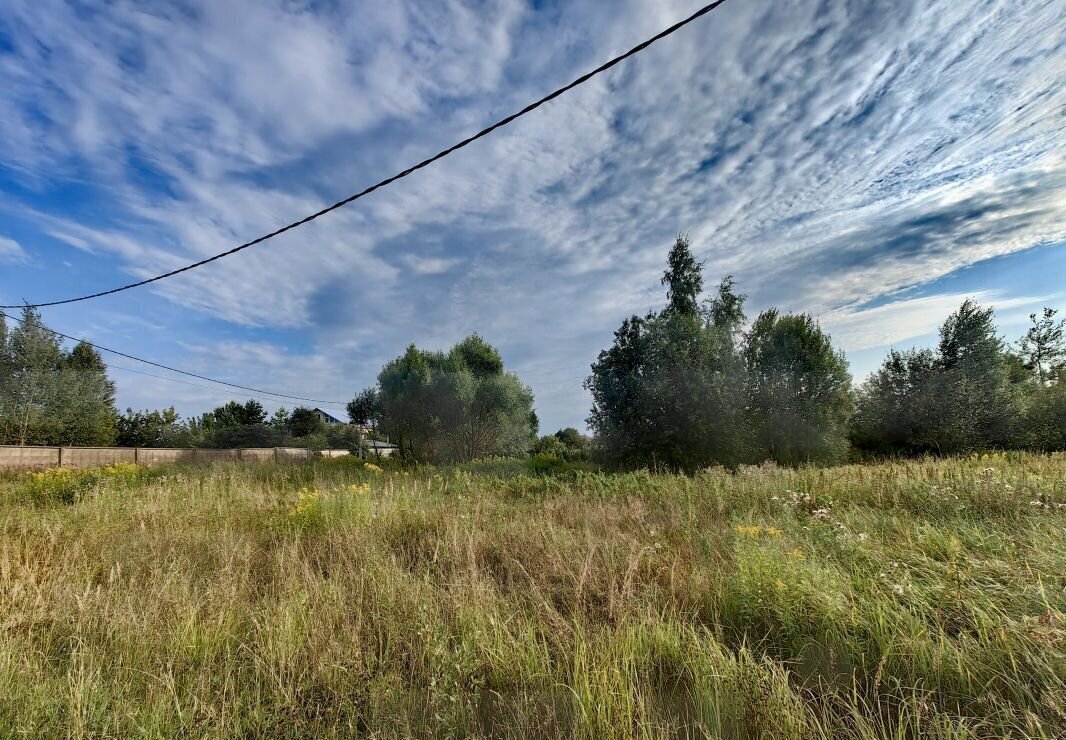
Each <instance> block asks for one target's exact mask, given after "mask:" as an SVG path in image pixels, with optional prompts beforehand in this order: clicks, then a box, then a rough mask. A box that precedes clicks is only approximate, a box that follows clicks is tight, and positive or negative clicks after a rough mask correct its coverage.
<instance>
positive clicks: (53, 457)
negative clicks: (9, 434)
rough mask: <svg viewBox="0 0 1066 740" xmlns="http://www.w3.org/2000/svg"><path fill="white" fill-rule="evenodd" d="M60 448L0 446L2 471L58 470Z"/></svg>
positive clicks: (0, 467)
mask: <svg viewBox="0 0 1066 740" xmlns="http://www.w3.org/2000/svg"><path fill="white" fill-rule="evenodd" d="M59 455H60V452H59V448H58V447H18V446H12V445H0V469H5V468H7V469H14V470H19V469H22V470H24V469H26V468H57V467H59Z"/></svg>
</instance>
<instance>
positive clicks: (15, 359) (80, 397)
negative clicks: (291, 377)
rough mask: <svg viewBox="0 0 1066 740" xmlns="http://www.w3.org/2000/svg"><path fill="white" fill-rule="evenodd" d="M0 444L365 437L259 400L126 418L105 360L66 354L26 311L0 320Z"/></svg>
mask: <svg viewBox="0 0 1066 740" xmlns="http://www.w3.org/2000/svg"><path fill="white" fill-rule="evenodd" d="M0 444H10V445H70V446H83V447H96V446H99V447H106V446H111V445H118V446H121V447H209V448H231V447H275V446H287V445H293V446H300V447H311V448H315V449H325V448H327V447H328V448H340V449H357V445H358V444H359V433H358V430H357V429H355V428H352V427H348V426H346V425H340V426H328V425H326V424H324V423H323V422H322V420H321V419H320V418H319V417H318V415H317V414H316V413H315V412H314V410H313V409H309V408H303V407H300V408H296V409H293V410H292V411H286V410H285V409H278V410H277V411H275V412H274V414H273V415H271V416H269V417H268V415H267V411H266V409H264V408H263V405H262V404H261V403H260V402H259V401H256V400H249V401H246V402H244V403H241V402H238V401H229V402H228V403H226V404H223V405H221V406H218V407H216V408H214V409H213V410H211V411H207V412H204V413H202V414H200V415H198V416H193V417H190V418H188V419H182V418H181V416H180V415H179V414H178V413H177V411H175V410H174V408H173V407H170V408H165V409H158V410H144V411H134V410H133V409H127V410H126V412H125V414H120V413H119V412H118V410H117V409H116V407H115V384H114V382H112V381H111V380H110V378H108V375H107V365H106V364H105V363H104V361H103V359H102V358H101V356H100V354H99V353H98V352H97V351H96V350H95V349H94V348H93V347H91V346H90V345H88V344H86V343H84V342H80V343H78V344H76V345H75V346H74V348H73V349H71V350H70V351H67V350H65V349H64V348H63V346H62V345H61V344H60V342H59V340H58V339H57V338H56V335H55V334H53V333H52V332H51V331H50V330H49V329H48V327H46V326H45V325H44V322H43V321H42V320H41V316H40V314H39V313H38V312H36V311H34V310H33V309H30V308H27V309H24V310H23V313H22V319H21V321H20V322H18V323H17V324H15V325H14V326H13V327H11V328H10V329H9V328H8V326H7V322H6V321H5V320H4V318H3V317H0Z"/></svg>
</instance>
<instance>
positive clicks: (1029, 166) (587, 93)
mask: <svg viewBox="0 0 1066 740" xmlns="http://www.w3.org/2000/svg"><path fill="white" fill-rule="evenodd" d="M696 4H697V3H695V2H690V1H687V0H686V1H684V2H682V1H681V0H675V1H672V2H655V1H653V0H626V1H625V2H618V3H566V4H560V5H559V6H557V7H554V8H552V9H550V10H547V11H540V12H533V11H531V10H530V9H529V8H528V7H527V6H526V5H525V4H524V3H521V2H519V1H518V0H499V1H497V2H489V3H487V4H475V3H465V2H460V0H449V1H448V2H442V3H422V2H416V1H415V0H405V1H404V2H397V3H388V4H381V3H368V4H366V5H364V6H360V7H358V8H355V9H348V10H346V11H339V10H325V11H322V10H320V11H319V13H320V14H316V13H313V12H311V11H310V10H308V9H307V8H305V7H302V6H298V5H290V4H286V5H284V6H282V5H280V4H269V3H258V2H251V1H250V0H242V1H241V2H238V3H237V4H235V5H234V4H226V5H220V4H218V3H207V2H201V3H193V4H192V8H191V10H189V11H188V12H179V11H177V10H171V9H170V8H169V7H166V8H163V9H160V8H152V7H151V6H138V9H136V10H131V9H129V8H125V7H124V8H122V9H121V10H119V9H108V8H102V9H100V10H99V11H98V12H95V13H93V14H91V15H90V16H79V17H78V18H77V19H75V11H74V10H72V9H71V7H70V6H68V5H67V4H66V3H62V2H59V0H42V2H39V3H34V4H21V5H16V6H15V7H13V8H10V9H6V10H5V11H4V12H5V14H6V16H7V17H8V18H7V19H8V20H9V21H10V23H9V25H10V26H11V27H12V28H13V29H14V33H13V34H12V38H13V39H15V41H14V45H15V50H14V52H13V53H11V54H4V55H0V75H2V76H3V78H4V79H5V81H6V85H5V92H4V93H3V94H0V123H2V125H3V126H4V131H5V136H4V138H3V141H0V158H2V161H3V163H4V164H5V165H6V166H8V167H10V168H12V169H14V170H20V169H21V171H23V172H24V173H26V174H25V177H26V178H27V179H28V180H30V181H35V180H37V179H40V178H43V177H45V176H46V175H47V177H48V178H52V177H55V178H62V177H72V178H76V177H81V176H83V174H84V172H85V171H88V172H91V173H92V177H93V184H94V186H96V187H98V188H102V189H106V192H107V195H108V198H107V201H106V202H107V208H106V209H104V211H103V212H102V214H101V215H104V216H106V218H100V219H99V220H91V219H84V218H82V219H75V218H73V217H71V215H70V214H68V213H64V212H62V211H59V210H57V211H54V212H50V213H47V214H43V215H39V217H38V222H39V223H40V224H41V228H42V229H43V230H44V231H46V232H48V233H51V234H53V235H54V236H56V237H58V238H60V239H62V240H63V241H65V242H67V243H69V244H71V245H73V246H75V247H77V248H79V249H83V250H86V251H89V252H90V253H92V254H94V255H97V256H100V257H101V259H113V260H115V261H116V262H117V264H118V265H119V266H121V268H122V269H124V270H125V271H127V272H128V273H129V274H130V275H132V276H135V277H142V276H147V275H149V274H152V273H155V272H158V271H161V270H165V269H171V268H173V267H176V266H178V265H181V264H184V263H186V262H188V261H192V260H194V259H200V258H202V257H204V256H207V255H210V254H214V253H216V252H219V251H221V250H223V249H227V248H229V247H231V246H233V245H235V244H237V243H240V242H243V241H245V240H246V239H249V238H252V237H255V236H258V235H259V234H261V233H263V232H264V231H267V230H269V229H271V228H274V227H276V226H278V225H281V224H284V223H287V222H288V221H291V220H294V219H296V218H300V217H302V216H303V215H306V214H307V213H309V212H312V211H314V210H317V209H318V208H319V207H321V205H322V204H323V203H328V202H331V201H332V200H335V199H336V198H338V197H342V196H343V195H345V194H347V193H349V192H352V191H354V190H357V189H359V188H361V187H363V186H365V185H367V184H369V183H371V182H373V181H375V180H377V179H378V178H380V177H382V176H385V175H387V174H391V173H392V172H395V171H397V170H399V169H402V168H403V167H405V166H408V165H409V164H411V163H413V162H415V161H418V160H420V159H422V158H423V157H424V156H427V155H428V154H431V153H432V152H434V151H436V150H437V149H439V148H442V147H444V146H447V145H448V144H450V143H452V142H453V141H455V140H456V139H458V138H460V137H461V136H462V135H463V134H466V133H468V132H470V131H473V130H477V129H478V128H480V127H481V126H483V125H485V124H486V123H488V122H490V121H491V120H493V119H495V118H497V117H499V116H501V115H504V114H506V113H509V112H511V111H513V110H516V109H518V108H520V107H521V106H522V105H523V104H525V103H526V102H528V100H530V99H533V98H534V97H537V96H538V95H540V94H543V92H545V91H547V90H549V89H551V88H552V87H554V86H555V85H558V84H560V83H563V82H566V81H569V80H570V79H572V78H573V77H574V76H576V75H577V74H578V73H580V72H583V71H585V70H586V69H588V68H589V67H591V66H594V65H595V64H596V63H598V62H599V61H601V60H602V59H605V58H607V57H608V56H610V55H611V54H612V53H617V52H618V51H621V50H623V49H625V48H628V47H629V46H631V45H632V44H633V43H635V42H637V41H639V40H640V39H642V38H644V37H646V36H647V35H650V34H651V33H653V32H655V31H657V30H659V29H660V28H662V27H663V26H665V25H667V24H668V23H670V22H672V21H673V20H674V19H676V18H679V17H682V16H684V15H686V14H687V13H688V12H691V10H692V9H693V8H694V7H695V6H696ZM1063 16H1064V9H1063V7H1062V5H1061V3H1057V2H1054V0H1050V1H1048V0H1044V1H1038V2H1033V3H1027V4H1025V6H1024V7H1020V6H1015V5H1012V4H1008V3H1006V2H1003V1H1001V0H984V1H983V2H977V3H953V2H949V1H948V0H938V1H934V2H917V1H915V0H911V1H904V2H899V3H892V4H887V5H886V4H883V3H874V2H865V3H864V2H858V3H845V2H843V1H842V0H833V1H832V2H828V3H825V4H818V5H812V4H810V3H803V2H799V1H798V0H794V1H792V2H782V3H774V4H770V5H765V4H763V5H760V4H753V3H727V4H726V5H724V6H723V7H722V8H721V9H720V10H719V11H716V12H715V13H713V14H711V15H710V16H708V17H707V18H705V19H703V20H701V21H699V22H697V23H696V24H694V25H692V26H690V27H688V28H686V29H684V30H683V31H681V32H679V33H678V34H676V35H674V36H673V37H671V38H670V39H668V40H666V41H663V42H661V43H659V44H657V45H655V46H653V47H652V48H651V49H649V50H648V51H647V52H645V53H643V54H642V55H640V56H639V57H637V58H636V59H633V60H631V61H630V62H627V63H626V64H625V65H623V66H621V67H619V68H616V69H615V70H614V71H612V72H611V73H610V74H609V75H608V76H606V77H602V78H597V79H596V80H593V81H592V82H590V83H588V84H587V85H585V86H583V87H582V88H579V89H577V90H575V91H573V92H572V93H570V94H568V95H567V96H564V97H563V98H560V99H558V100H556V101H554V102H553V103H551V104H550V105H548V106H545V107H544V108H542V109H541V110H539V111H537V112H535V113H534V114H532V115H530V116H528V117H526V118H524V119H522V120H521V121H519V122H517V123H515V124H514V125H512V126H511V127H508V128H507V129H504V130H502V131H499V132H497V133H496V134H494V135H493V136H492V137H490V138H488V139H485V140H482V141H480V142H477V143H475V144H474V145H472V146H470V147H468V148H466V149H464V150H462V151H461V152H459V153H457V154H456V155H454V156H452V157H450V158H448V159H446V160H444V161H442V162H439V163H437V164H436V165H434V166H432V167H431V168H429V169H427V170H424V171H421V172H419V173H416V174H415V175H413V176H411V177H410V178H408V179H406V180H403V181H401V182H398V183H395V184H394V185H393V186H390V188H388V189H386V190H384V191H381V192H379V193H375V194H374V195H372V196H370V197H369V198H367V199H365V200H362V201H360V202H359V203H356V204H354V205H352V206H350V207H348V208H346V209H343V210H342V211H339V212H336V213H333V214H330V215H328V216H326V217H323V218H322V219H320V220H318V221H316V222H314V223H312V224H310V225H308V226H305V227H303V228H301V229H299V230H297V231H295V232H292V233H290V234H286V235H284V236H282V237H279V238H277V239H275V240H272V241H270V242H267V243H265V244H263V245H260V246H257V247H255V248H253V249H250V250H247V251H245V252H242V253H240V254H238V255H234V256H232V257H227V258H225V259H223V260H220V261H218V262H216V263H213V264H212V265H211V266H210V267H207V268H203V269H200V270H197V271H193V272H191V273H187V274H185V275H183V276H181V277H177V278H174V279H171V280H168V281H165V282H163V283H159V284H157V286H156V287H155V288H152V289H149V290H154V291H156V292H157V293H158V294H159V295H161V296H162V297H163V298H164V299H166V300H167V301H170V302H172V303H173V304H174V305H178V306H182V307H186V308H191V309H194V310H196V311H198V312H201V313H202V314H204V315H211V316H218V317H221V318H223V319H224V320H225V321H228V322H231V323H233V324H236V325H239V326H255V327H270V328H275V329H294V328H300V329H301V330H302V331H303V332H306V336H307V337H308V342H309V344H310V345H312V349H311V350H310V354H313V355H314V356H321V357H325V356H330V357H331V358H332V359H333V361H334V364H336V362H337V360H336V358H337V353H338V352H339V351H343V352H345V353H349V354H350V355H351V357H352V358H353V359H357V360H360V361H361V360H374V361H377V360H380V359H385V358H388V357H390V356H392V355H394V354H396V353H398V352H399V351H400V350H402V347H403V345H405V344H406V343H407V342H409V341H415V342H420V343H425V344H428V345H432V346H446V345H447V344H449V343H450V342H453V341H455V339H457V338H459V337H460V336H462V335H463V334H465V333H469V332H470V331H474V330H478V331H480V332H482V333H483V334H484V335H486V336H487V337H488V338H489V339H490V340H491V341H495V342H497V343H498V344H500V345H501V346H502V347H503V349H504V351H505V355H506V356H507V357H508V358H512V357H513V358H514V361H515V362H516V363H519V364H521V363H525V362H528V361H529V360H530V359H531V358H536V359H538V360H544V362H545V363H546V364H547V366H548V367H561V366H572V365H575V364H577V365H587V362H588V361H589V360H590V359H591V358H592V357H593V356H594V355H595V351H596V350H597V349H598V348H599V347H601V346H603V345H604V344H606V343H607V342H608V341H609V340H610V335H611V331H612V330H613V328H614V327H615V326H616V325H617V323H618V321H619V320H620V319H621V317H622V316H624V315H626V314H628V313H632V312H638V313H642V312H644V311H646V310H648V309H649V308H653V307H655V306H657V305H658V304H660V303H661V301H662V297H661V286H659V284H658V277H659V275H660V273H661V271H662V262H663V256H664V255H665V252H666V250H667V248H668V247H669V243H670V241H671V239H672V236H673V235H674V234H675V233H676V232H677V231H679V230H686V231H689V232H690V233H691V234H692V237H693V242H694V244H695V245H696V247H697V248H698V250H699V254H700V257H701V258H704V259H706V261H707V270H708V283H713V282H714V281H715V280H716V279H717V277H718V275H719V274H722V273H725V272H734V273H736V275H737V278H738V283H739V287H740V288H741V289H742V290H744V291H746V292H748V293H749V294H750V295H751V307H752V308H756V309H757V308H760V307H762V306H765V305H768V304H770V303H775V304H777V305H780V306H782V307H783V308H785V309H791V310H807V311H813V312H817V313H819V314H821V315H822V316H823V317H825V320H826V322H827V326H829V327H830V328H831V329H832V328H833V327H834V324H833V323H832V322H834V321H835V322H836V324H835V327H836V328H835V329H834V333H835V335H836V334H839V336H838V337H837V338H839V339H846V340H847V342H849V343H850V344H853V345H854V346H855V347H869V346H876V345H871V344H870V343H871V342H882V343H886V342H887V343H891V342H893V341H901V339H897V337H899V335H900V334H901V332H904V333H905V332H910V331H919V330H920V329H921V328H922V327H923V326H924V325H925V324H926V323H928V320H926V319H925V318H924V317H925V315H926V314H925V313H923V310H924V309H927V310H928V314H929V315H934V314H935V316H936V318H937V319H938V320H939V319H940V318H942V316H943V315H944V314H945V313H946V311H947V310H950V308H951V307H954V304H956V303H957V302H956V301H955V298H956V297H957V296H943V297H938V298H929V299H911V301H910V302H908V301H896V302H890V303H888V304H886V305H885V306H882V307H881V308H880V309H867V310H865V311H856V310H854V308H852V307H854V306H856V305H860V304H867V303H870V302H874V300H875V299H877V298H878V297H886V296H891V295H893V294H895V293H896V292H897V291H900V290H901V289H904V288H907V287H910V286H914V285H917V284H922V283H928V282H930V281H933V280H936V279H937V278H939V277H941V276H943V275H945V274H948V273H950V272H952V271H954V270H957V269H958V268H960V267H964V266H966V265H968V264H972V263H974V262H976V261H979V260H981V259H985V258H988V257H992V256H996V255H1002V254H1006V253H1009V252H1013V251H1018V250H1022V249H1025V248H1027V247H1031V246H1033V245H1035V244H1039V243H1044V242H1050V241H1054V240H1056V239H1062V238H1064V236H1066V215H1064V214H1063V212H1062V209H1061V207H1059V205H1058V204H1060V203H1061V202H1062V200H1063V198H1064V197H1066V177H1064V173H1066V160H1064V158H1063V156H1062V154H1061V153H1060V152H1061V151H1062V145H1063V143H1064V142H1063V133H1062V128H1061V118H1060V113H1061V109H1062V106H1063V104H1064V103H1066V92H1064V90H1063V88H1062V86H1061V77H1062V75H1061V72H1062V63H1063V56H1062V51H1061V49H1060V47H1059V46H1058V43H1059V42H1058V38H1057V34H1056V33H1055V30H1056V29H1057V28H1059V27H1061V26H1062V22H1063V21H1066V18H1064V17H1063ZM45 49H50V50H51V51H50V52H49V53H45V51H44V50H45ZM146 172H148V173H150V175H151V176H150V177H147V178H146V176H145V173H146ZM459 265H462V269H461V270H457V269H455V268H456V267H457V266H459ZM94 287H96V286H94ZM99 287H110V286H99ZM923 300H924V301H926V303H925V304H923V303H921V301H923ZM914 301H918V302H914ZM949 306H950V307H949ZM941 308H944V309H946V310H944V311H941V310H940V309H941ZM893 322H896V325H893ZM911 336H914V335H911ZM240 358H241V360H242V361H243V362H247V363H257V362H263V363H267V364H268V366H270V367H276V366H275V365H269V362H268V358H267V357H264V356H261V355H259V354H256V353H252V352H249V353H242V354H241V355H240ZM287 361H292V362H293V363H294V365H295V366H299V367H300V368H301V371H300V372H298V373H295V374H294V375H292V376H291V377H286V382H289V381H291V382H292V383H294V384H295V385H296V386H298V387H302V386H304V385H306V384H311V383H322V384H323V385H322V386H321V387H322V389H323V391H325V390H328V387H330V386H329V383H339V384H340V386H341V387H343V384H344V383H345V382H347V381H346V380H345V378H344V375H343V373H333V374H330V372H327V371H326V370H321V371H316V370H315V368H314V367H313V363H314V362H316V361H317V360H311V359H309V358H307V357H304V356H302V355H299V354H297V355H295V357H289V358H287ZM212 362H218V360H212ZM307 363H310V364H307ZM242 367H243V369H242ZM255 367H257V366H256V365H246V366H236V365H235V366H233V368H232V372H233V373H235V374H236V376H241V377H244V376H245V375H247V376H248V377H251V376H252V375H254V374H255V372H257V371H256V370H255V369H254V368H255ZM315 372H321V373H322V374H321V376H320V377H321V380H316V379H315V378H317V377H319V376H316V375H315V374H314V373H315ZM308 373H310V374H308ZM529 373H530V378H529V380H530V381H531V382H534V381H540V382H543V383H544V384H545V385H544V387H545V389H546V390H545V393H544V397H543V399H542V400H543V404H544V406H547V407H548V411H547V413H546V414H545V416H546V418H547V419H551V418H554V417H555V416H560V417H562V416H565V417H566V419H567V420H568V423H573V422H574V421H575V419H574V413H575V412H574V410H573V409H575V408H580V406H581V405H582V404H585V403H586V402H585V400H581V399H584V395H583V394H582V393H581V392H580V391H574V389H572V388H570V387H569V386H566V387H564V386H561V385H560V386H551V385H550V384H551V383H555V382H557V381H558V380H559V375H558V373H556V374H554V375H553V374H551V373H548V372H546V371H544V370H541V369H537V368H535V367H532V366H531V369H530V370H529ZM563 375H564V376H565V377H564V379H566V378H568V377H569V376H568V375H567V373H563ZM575 375H580V372H576V373H575ZM578 379H579V378H578ZM266 380H270V378H266ZM268 385H269V386H270V387H277V383H269V384H268ZM534 385H535V386H536V383H535V382H534ZM542 408H543V407H542ZM580 413H581V414H582V415H583V410H582V411H581V412H580Z"/></svg>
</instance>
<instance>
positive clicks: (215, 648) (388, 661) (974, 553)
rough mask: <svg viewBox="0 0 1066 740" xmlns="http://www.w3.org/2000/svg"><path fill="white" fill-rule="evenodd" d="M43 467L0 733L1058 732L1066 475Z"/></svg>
mask: <svg viewBox="0 0 1066 740" xmlns="http://www.w3.org/2000/svg"><path fill="white" fill-rule="evenodd" d="M56 475H58V477H59V478H62V480H58V481H50V480H49V479H48V477H47V475H46V476H43V477H39V478H35V477H34V476H31V475H27V474H17V475H15V474H8V475H6V476H4V477H2V478H0V735H2V736H17V735H19V734H20V733H23V734H26V735H29V736H72V737H89V736H94V737H105V736H115V737H144V736H147V737H173V736H179V735H184V736H195V737H202V736H206V737H222V736H234V735H240V736H264V737H294V736H318V737H321V736H337V735H339V736H353V735H357V736H369V737H408V736H424V737H428V736H434V737H437V736H440V737H448V736H462V737H469V736H482V737H525V738H529V737H559V736H563V737H604V738H608V737H609V738H615V737H627V736H640V737H673V736H683V737H725V738H746V737H772V738H775V740H785V739H786V738H817V737H826V738H828V737H834V738H836V737H853V738H875V737H877V738H880V737H898V738H904V737H907V738H917V737H922V738H964V737H965V738H975V737H1005V736H1011V737H1018V738H1021V737H1046V738H1053V737H1063V736H1064V735H1066V689H1064V687H1066V613H1064V611H1066V603H1064V591H1063V589H1064V587H1066V535H1064V527H1066V457H1064V456H1057V457H1037V456H1025V455H1011V456H1009V457H999V458H995V459H987V460H949V461H925V462H907V463H896V464H885V465H877V466H851V467H841V468H832V469H823V470H817V469H809V470H781V469H775V468H748V469H743V470H741V471H740V472H739V473H737V474H730V473H728V472H725V471H718V470H713V471H706V472H704V473H701V474H699V475H696V476H693V477H679V476H670V475H653V474H647V473H638V474H628V475H605V474H596V473H573V474H569V475H563V476H557V477H538V476H530V475H526V474H524V473H523V469H522V466H521V465H520V464H517V463H507V462H500V461H496V462H493V463H489V464H485V465H469V466H463V467H461V468H455V469H441V470H436V469H420V470H414V471H408V472H401V471H380V472H378V471H374V470H368V469H364V468H362V467H361V466H359V465H358V464H356V463H353V462H351V461H349V462H338V461H322V462H319V463H317V464H314V465H296V466H272V465H255V466H247V467H245V466H240V465H233V464H227V465H216V466H212V467H174V468H168V469H161V470H155V471H141V472H136V471H132V472H131V471H128V470H123V471H117V472H114V473H111V474H107V473H101V472H99V471H98V472H96V473H92V474H86V475H87V476H89V478H87V481H82V480H81V479H80V478H79V477H78V475H79V474H75V475H74V476H73V482H72V479H71V476H70V474H56ZM53 489H54V490H55V491H58V493H56V494H55V495H51V494H50V491H52V490H53Z"/></svg>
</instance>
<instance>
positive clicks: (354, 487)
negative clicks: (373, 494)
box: [348, 483, 370, 495]
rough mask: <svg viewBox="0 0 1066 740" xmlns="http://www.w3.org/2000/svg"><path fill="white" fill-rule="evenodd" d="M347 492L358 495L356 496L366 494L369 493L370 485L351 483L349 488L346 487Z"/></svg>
mask: <svg viewBox="0 0 1066 740" xmlns="http://www.w3.org/2000/svg"><path fill="white" fill-rule="evenodd" d="M348 490H349V491H351V492H352V493H358V494H361V495H362V494H367V493H370V484H369V483H353V484H351V485H350V486H348Z"/></svg>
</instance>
